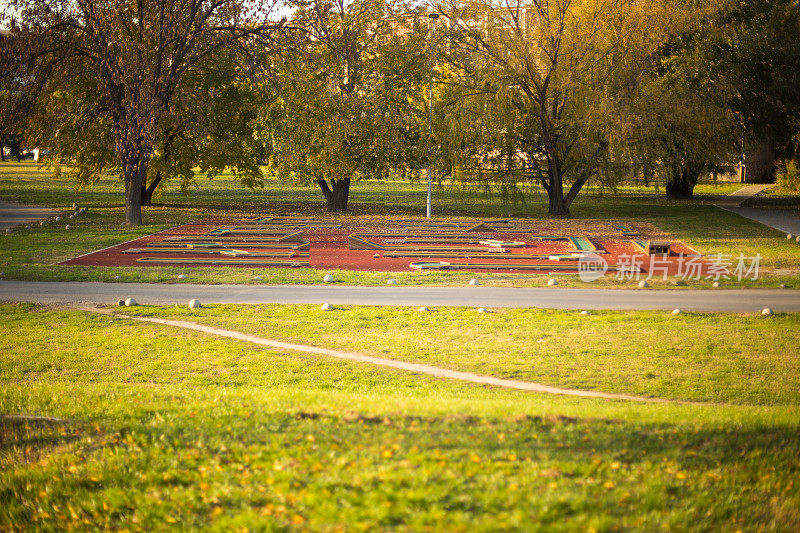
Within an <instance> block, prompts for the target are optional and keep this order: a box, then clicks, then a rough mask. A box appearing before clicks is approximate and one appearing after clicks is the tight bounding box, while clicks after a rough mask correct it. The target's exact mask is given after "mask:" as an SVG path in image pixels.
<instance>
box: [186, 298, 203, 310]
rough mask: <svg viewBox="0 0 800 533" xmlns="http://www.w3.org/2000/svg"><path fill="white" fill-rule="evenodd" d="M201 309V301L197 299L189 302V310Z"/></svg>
mask: <svg viewBox="0 0 800 533" xmlns="http://www.w3.org/2000/svg"><path fill="white" fill-rule="evenodd" d="M200 307H202V305H200V300H198V299H197V298H192V299H191V300H189V309H199V308H200Z"/></svg>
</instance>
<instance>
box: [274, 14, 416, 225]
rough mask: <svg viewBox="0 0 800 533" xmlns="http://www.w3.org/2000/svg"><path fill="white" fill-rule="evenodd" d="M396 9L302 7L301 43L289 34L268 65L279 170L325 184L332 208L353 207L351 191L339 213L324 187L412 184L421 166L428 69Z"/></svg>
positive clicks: (282, 174)
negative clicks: (408, 180)
mask: <svg viewBox="0 0 800 533" xmlns="http://www.w3.org/2000/svg"><path fill="white" fill-rule="evenodd" d="M397 7H398V6H395V5H394V4H392V3H390V2H372V1H356V2H349V3H336V2H328V1H324V0H315V1H311V2H297V3H296V8H297V9H296V11H295V12H294V14H293V18H292V24H293V25H296V26H298V27H299V28H300V30H301V31H302V32H303V33H302V34H303V35H304V37H303V38H302V39H298V38H297V36H296V35H291V36H289V37H288V38H287V40H286V41H285V42H284V43H283V50H282V52H281V53H280V54H279V55H278V56H277V57H274V58H271V59H270V61H271V62H272V63H274V65H273V67H272V68H273V69H274V70H273V71H272V72H271V75H272V76H274V78H275V79H276V87H275V98H274V105H273V107H272V108H271V109H270V110H269V111H270V115H269V119H268V120H269V122H270V124H271V126H272V128H273V135H274V157H273V159H272V165H273V168H274V169H275V171H276V172H277V174H278V176H280V177H281V178H282V179H284V180H294V181H311V182H317V183H319V184H320V186H321V187H322V190H323V192H325V193H326V197H327V199H328V202H329V208H330V209H331V210H341V209H345V208H346V206H347V203H346V201H347V194H348V192H349V191H348V190H343V191H342V194H343V195H344V196H343V198H337V200H340V201H342V202H343V203H341V204H339V205H336V203H335V201H333V199H332V197H330V196H329V195H328V194H327V193H328V190H327V185H325V182H326V180H330V181H331V183H332V184H333V185H334V186H336V185H340V186H342V187H344V186H345V184H347V186H348V187H349V181H350V180H357V179H362V178H387V177H389V176H390V175H399V176H406V175H408V174H409V172H411V171H412V169H414V168H416V167H417V166H418V165H419V151H420V148H421V147H420V131H419V119H418V115H419V114H420V112H421V110H422V106H421V103H420V94H419V93H420V82H421V76H422V72H423V71H422V66H423V63H422V62H421V59H420V54H419V48H418V43H419V39H418V37H417V36H416V35H415V34H414V33H413V32H410V33H409V34H408V35H405V36H403V37H401V36H400V35H399V34H398V33H397V31H396V30H397V28H401V29H403V30H405V29H408V30H411V29H412V28H406V27H405V24H407V23H408V24H412V22H411V21H405V19H403V18H394V15H395V13H394V12H393V9H395V8H397ZM423 57H424V56H423ZM339 180H341V182H340V181H339ZM335 192H336V190H335V189H334V193H335Z"/></svg>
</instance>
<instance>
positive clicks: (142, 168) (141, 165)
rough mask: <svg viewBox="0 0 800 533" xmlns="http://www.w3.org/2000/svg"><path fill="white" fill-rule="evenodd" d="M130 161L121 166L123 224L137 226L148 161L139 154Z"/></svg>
mask: <svg viewBox="0 0 800 533" xmlns="http://www.w3.org/2000/svg"><path fill="white" fill-rule="evenodd" d="M131 159H132V160H131V161H128V162H124V163H123V165H122V169H123V177H124V179H125V224H128V225H131V226H138V225H140V224H141V223H142V189H144V180H145V177H146V176H147V163H148V162H149V161H148V159H147V158H146V157H145V156H143V155H141V153H140V152H139V153H137V155H136V156H134V157H132V158H131Z"/></svg>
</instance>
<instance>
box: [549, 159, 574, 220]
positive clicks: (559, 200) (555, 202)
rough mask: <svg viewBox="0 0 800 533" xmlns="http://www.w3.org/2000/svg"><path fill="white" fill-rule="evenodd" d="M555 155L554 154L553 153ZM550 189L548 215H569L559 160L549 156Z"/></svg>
mask: <svg viewBox="0 0 800 533" xmlns="http://www.w3.org/2000/svg"><path fill="white" fill-rule="evenodd" d="M551 153H553V152H551ZM547 159H548V165H547V166H548V171H547V173H548V177H549V179H548V183H547V184H548V187H547V188H546V190H547V198H548V206H547V214H548V215H553V216H559V217H560V216H567V215H569V205H568V204H566V203H565V202H564V189H563V177H562V176H561V168H560V165H559V164H558V159H557V158H556V157H555V156H554V155H548V157H547Z"/></svg>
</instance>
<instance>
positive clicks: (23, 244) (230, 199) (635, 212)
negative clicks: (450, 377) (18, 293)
mask: <svg viewBox="0 0 800 533" xmlns="http://www.w3.org/2000/svg"><path fill="white" fill-rule="evenodd" d="M198 183H199V187H198V188H196V189H192V190H191V191H190V192H189V194H188V195H187V194H183V193H181V192H180V191H179V190H175V189H170V188H168V189H167V190H166V192H165V193H164V194H163V195H162V196H161V197H160V198H158V199H157V202H158V204H159V205H157V206H154V207H148V208H145V210H144V221H145V225H143V226H140V227H135V228H131V227H126V226H124V225H122V221H123V219H124V215H123V213H124V211H123V206H122V203H121V202H122V196H123V193H122V184H121V182H120V181H119V180H118V179H116V178H112V177H107V178H104V179H101V180H100V181H99V182H98V183H96V184H95V185H93V186H91V187H87V188H84V189H81V190H76V188H75V185H74V183H71V182H69V181H68V180H66V179H65V178H52V177H50V176H49V174H48V173H47V172H45V171H43V170H40V169H38V167H37V166H36V165H35V164H34V163H30V162H28V163H21V164H18V163H4V164H0V199H2V200H6V201H18V202H28V203H33V204H40V205H48V206H52V207H56V208H60V209H64V210H65V212H66V210H70V211H71V206H72V203H73V202H77V203H78V204H79V205H82V206H88V207H89V212H88V213H86V214H84V215H81V216H79V217H78V218H77V219H74V220H71V219H70V220H64V221H62V222H60V223H57V224H56V223H52V222H51V223H48V224H46V225H44V226H38V225H34V226H33V227H32V228H31V229H29V230H26V229H19V230H16V231H15V232H13V233H12V234H10V235H5V234H0V272H2V273H3V275H4V277H5V278H6V279H30V280H45V279H46V280H100V281H139V282H146V281H150V282H167V281H171V280H174V279H175V277H176V276H177V275H178V274H180V273H189V274H190V275H191V277H192V279H193V280H194V281H195V282H199V283H251V282H252V278H253V277H254V276H260V277H261V278H263V282H264V283H320V282H321V278H322V275H323V274H324V273H321V272H318V271H315V270H311V269H292V270H285V269H258V270H255V269H225V268H222V269H217V268H204V267H190V268H178V267H165V268H157V267H131V268H85V267H62V266H54V263H56V262H58V261H62V260H64V259H67V258H70V257H75V256H78V255H81V254H84V253H88V252H91V251H94V250H98V249H101V248H104V247H107V246H110V245H113V244H118V243H121V242H125V241H127V240H130V239H134V238H137V237H141V236H143V235H148V234H151V233H154V232H156V231H160V230H163V229H167V228H170V227H174V226H178V225H180V224H184V223H187V222H190V221H193V220H197V219H199V218H202V217H204V216H208V215H219V214H225V215H237V214H239V215H245V214H247V215H252V214H258V213H287V214H303V215H324V211H323V202H322V198H321V195H320V193H319V191H318V190H317V189H316V188H314V187H308V186H299V185H291V184H285V183H280V182H277V181H274V180H267V181H266V183H265V186H264V188H261V189H255V190H250V189H247V188H243V187H242V186H241V185H239V184H238V183H237V182H236V181H235V180H234V179H233V178H232V177H231V176H229V175H223V176H220V177H218V178H215V179H214V180H208V179H205V178H203V179H199V180H198ZM737 188H739V184H730V183H719V184H713V183H707V184H701V185H699V186H698V188H697V198H695V199H694V200H691V201H685V202H678V201H667V200H665V199H664V198H663V191H660V190H655V189H652V188H651V189H647V188H644V187H635V186H626V187H620V188H619V189H618V190H617V191H616V192H615V193H612V192H611V191H608V190H602V189H597V188H588V189H587V190H586V191H585V192H584V193H582V194H581V195H580V196H579V197H578V199H577V200H576V202H575V204H574V206H573V209H572V212H573V216H574V217H575V218H577V219H592V218H600V219H604V218H615V219H619V220H621V221H623V222H628V223H634V224H635V223H636V221H637V220H642V221H647V222H651V223H653V224H655V225H656V226H658V227H660V228H661V229H663V230H665V231H668V232H670V233H671V234H673V235H674V236H675V238H677V239H680V240H683V241H685V242H687V243H689V244H691V245H692V246H694V247H695V248H696V249H698V250H700V251H702V252H704V253H708V254H728V255H731V256H733V257H738V255H739V254H744V255H745V256H746V257H754V256H755V255H756V254H760V255H761V256H762V260H761V267H762V268H761V274H762V275H761V279H760V280H759V281H757V282H751V281H744V282H741V283H738V282H737V283H732V284H728V285H729V286H742V287H777V286H780V285H787V286H789V287H800V281H798V279H799V277H798V272H800V245H798V244H797V243H795V242H794V241H787V240H786V239H785V236H784V235H782V234H781V233H779V232H777V231H774V230H771V229H769V228H767V227H765V226H762V225H760V224H758V223H755V222H752V221H750V220H747V219H744V218H742V217H739V216H738V215H735V214H733V213H729V212H727V211H723V210H720V209H717V208H716V207H714V206H713V205H711V204H712V203H713V201H715V200H716V199H718V198H720V197H722V196H724V195H725V194H728V193H730V192H732V191H734V190H736V189H737ZM350 205H351V213H350V214H349V215H347V216H348V217H362V216H363V217H372V216H376V215H392V216H420V217H421V216H423V215H424V212H425V186H424V184H411V183H408V182H402V181H391V182H383V181H362V182H358V183H355V184H354V185H353V188H352V192H351V204H350ZM434 214H435V215H436V216H440V217H451V218H453V217H496V216H520V217H529V218H534V219H536V218H544V217H546V199H545V197H544V196H543V195H541V194H537V193H530V194H529V195H528V196H527V200H526V203H524V204H522V203H517V204H504V202H503V201H502V199H501V198H499V197H498V196H497V195H489V194H484V193H475V192H465V191H462V190H459V189H457V188H454V187H437V188H436V189H435V202H434ZM67 222H69V223H70V225H71V226H72V229H71V230H70V231H69V232H67V231H65V230H64V225H65V224H66V223H67ZM335 274H336V277H337V279H339V280H341V281H343V282H345V283H354V284H360V285H377V284H382V283H385V279H383V278H376V277H375V276H373V275H372V274H371V273H356V272H336V273H335ZM394 277H396V278H397V279H398V282H400V283H401V284H402V283H408V284H451V285H462V284H464V283H465V282H466V281H467V280H468V279H469V278H471V277H475V275H474V274H469V273H447V274H441V273H422V274H420V273H411V272H409V273H400V274H398V275H394ZM477 277H478V278H479V279H481V281H482V282H484V283H486V284H490V285H512V286H538V285H543V284H544V283H545V282H546V278H545V276H542V275H532V274H502V275H486V274H479V275H478V276H477ZM562 285H564V286H567V287H570V286H585V284H583V283H582V282H581V281H579V280H577V279H570V278H569V277H566V278H564V280H563V282H562ZM594 285H595V286H605V287H634V286H635V285H636V283H635V282H632V281H619V280H615V279H613V278H610V279H605V280H602V281H599V282H595V284H594ZM653 286H654V287H655V288H658V287H673V285H672V283H671V282H667V283H658V282H655V283H653ZM690 286H694V287H707V286H709V282H706V281H700V282H697V283H691V284H690Z"/></svg>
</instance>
